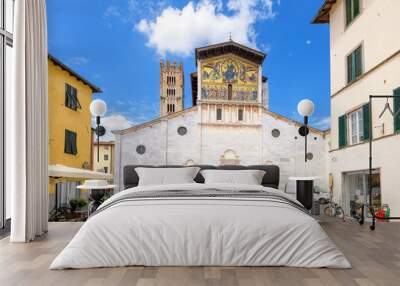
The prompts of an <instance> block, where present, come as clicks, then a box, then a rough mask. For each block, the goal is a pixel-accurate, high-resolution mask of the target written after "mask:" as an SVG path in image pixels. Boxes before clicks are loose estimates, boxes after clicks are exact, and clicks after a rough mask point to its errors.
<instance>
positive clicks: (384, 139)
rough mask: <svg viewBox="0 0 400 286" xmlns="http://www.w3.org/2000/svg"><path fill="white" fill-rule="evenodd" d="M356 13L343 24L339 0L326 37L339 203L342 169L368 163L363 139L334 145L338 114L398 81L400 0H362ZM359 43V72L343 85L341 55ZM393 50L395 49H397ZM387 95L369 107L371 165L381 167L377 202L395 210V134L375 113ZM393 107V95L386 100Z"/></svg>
mask: <svg viewBox="0 0 400 286" xmlns="http://www.w3.org/2000/svg"><path fill="white" fill-rule="evenodd" d="M361 3H362V8H361V14H360V15H359V16H358V17H357V18H356V19H355V20H354V21H353V22H352V23H351V24H350V25H349V26H348V27H346V26H345V7H344V1H338V2H337V3H336V4H335V5H334V7H333V9H332V10H331V12H330V39H331V89H332V90H331V93H332V98H331V118H332V129H331V139H330V141H331V143H330V150H331V152H330V154H329V158H328V162H329V170H328V172H330V173H332V174H333V181H334V200H336V201H337V202H339V203H343V197H344V192H345V188H344V180H343V176H344V173H347V172H350V171H365V170H367V169H368V166H369V162H368V153H369V152H368V142H364V143H361V144H359V145H355V146H348V147H345V148H343V149H340V150H338V117H339V116H341V115H343V114H346V113H349V112H351V111H353V110H355V109H357V108H358V107H361V106H362V105H363V104H365V103H367V102H368V101H369V95H371V94H375V95H393V90H394V89H396V88H398V87H400V78H399V74H400V54H398V52H399V50H400V37H399V29H398V12H399V11H400V1H392V0H379V1H378V0H362V1H361ZM361 43H362V44H363V70H364V75H362V76H361V78H360V79H359V80H357V81H355V82H354V83H352V84H350V85H348V86H346V84H347V82H346V76H347V74H346V56H347V55H348V54H349V53H350V52H351V51H352V50H353V49H354V48H356V47H357V46H358V45H359V44H361ZM396 53H397V54H396ZM385 103H386V100H385V99H383V100H374V101H373V108H372V119H371V120H372V129H373V138H375V139H376V138H379V139H378V140H374V142H373V149H374V151H373V167H374V168H379V169H380V174H381V194H382V203H388V204H389V205H390V206H391V209H392V213H393V214H394V215H395V216H398V215H399V214H400V193H399V191H398V185H399V179H400V178H399V176H398V169H399V168H398V166H397V167H396V162H397V165H398V162H399V159H400V151H399V146H400V136H399V135H393V117H392V116H391V115H390V113H389V112H387V113H386V114H385V115H384V116H383V117H382V118H379V114H380V113H381V111H382V110H383V108H384V104H385ZM389 104H390V106H391V108H392V109H393V100H392V99H390V100H389Z"/></svg>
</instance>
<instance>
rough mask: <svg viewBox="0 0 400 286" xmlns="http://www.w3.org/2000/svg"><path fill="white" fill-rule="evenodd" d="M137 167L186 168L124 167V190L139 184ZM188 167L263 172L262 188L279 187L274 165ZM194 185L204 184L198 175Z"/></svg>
mask: <svg viewBox="0 0 400 286" xmlns="http://www.w3.org/2000/svg"><path fill="white" fill-rule="evenodd" d="M137 167H147V168H183V167H187V166H182V165H169V166H165V165H164V166H154V165H127V166H125V167H124V190H125V189H128V188H133V187H136V186H137V185H138V183H139V176H138V174H137V173H136V171H135V168H137ZM190 167H199V168H200V169H201V170H210V169H211V170H215V169H216V170H262V171H265V175H264V177H263V179H262V182H261V184H262V185H263V186H264V187H270V188H274V189H278V187H279V167H278V166H275V165H250V166H242V165H223V166H213V165H195V166H190ZM194 181H195V182H196V183H200V184H204V178H203V176H202V175H201V174H200V172H199V173H198V174H197V176H196V177H195V178H194Z"/></svg>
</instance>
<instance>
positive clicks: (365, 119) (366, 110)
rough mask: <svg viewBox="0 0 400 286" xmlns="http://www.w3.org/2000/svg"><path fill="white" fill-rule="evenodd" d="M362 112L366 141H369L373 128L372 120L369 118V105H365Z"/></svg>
mask: <svg viewBox="0 0 400 286" xmlns="http://www.w3.org/2000/svg"><path fill="white" fill-rule="evenodd" d="M362 111H363V124H364V140H369V137H370V127H371V118H370V116H369V103H367V104H364V105H363V107H362Z"/></svg>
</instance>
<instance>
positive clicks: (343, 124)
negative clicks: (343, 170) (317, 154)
mask: <svg viewBox="0 0 400 286" xmlns="http://www.w3.org/2000/svg"><path fill="white" fill-rule="evenodd" d="M346 145H347V116H346V115H342V116H340V117H339V148H342V147H344V146H346Z"/></svg>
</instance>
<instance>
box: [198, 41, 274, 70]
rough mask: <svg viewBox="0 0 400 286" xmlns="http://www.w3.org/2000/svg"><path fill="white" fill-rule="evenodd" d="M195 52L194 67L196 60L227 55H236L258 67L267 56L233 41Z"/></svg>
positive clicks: (202, 48)
mask: <svg viewBox="0 0 400 286" xmlns="http://www.w3.org/2000/svg"><path fill="white" fill-rule="evenodd" d="M195 51H196V65H197V60H198V59H200V60H202V59H206V58H211V57H216V56H220V55H223V54H228V53H232V54H235V55H238V56H240V57H242V58H245V59H247V60H249V61H252V62H254V63H256V64H258V65H261V64H262V63H263V62H264V59H265V57H266V56H267V54H265V53H263V52H260V51H257V50H255V49H252V48H249V47H246V46H244V45H242V44H239V43H236V42H234V41H228V42H224V43H219V44H215V45H210V46H206V47H201V48H197V49H196V50H195Z"/></svg>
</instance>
